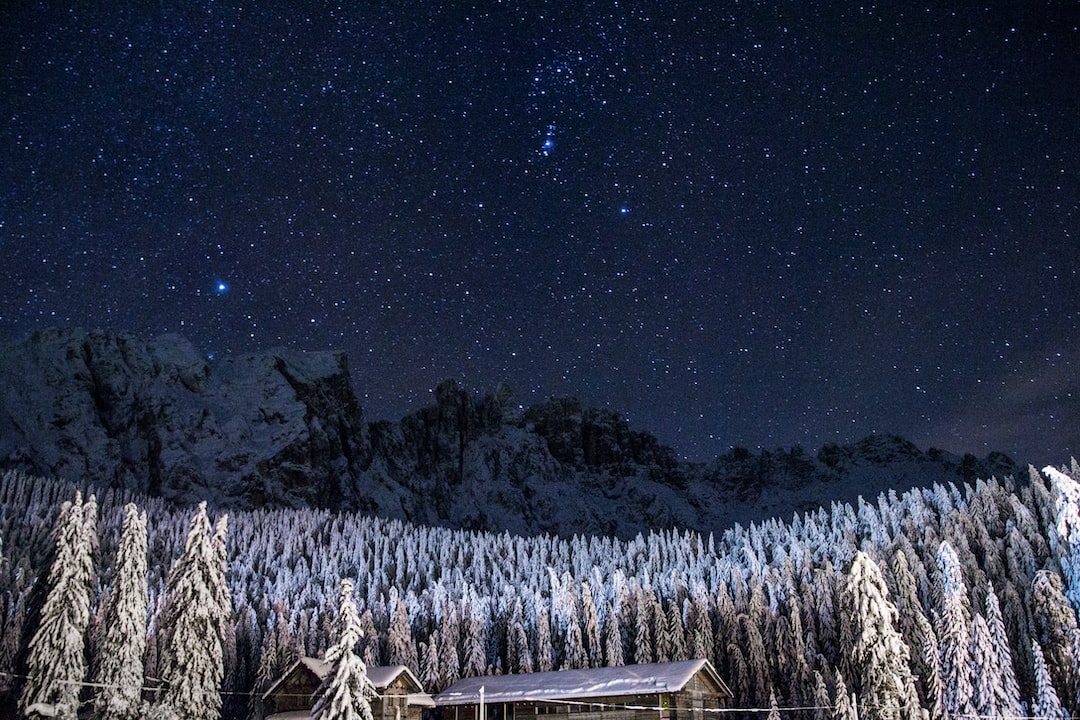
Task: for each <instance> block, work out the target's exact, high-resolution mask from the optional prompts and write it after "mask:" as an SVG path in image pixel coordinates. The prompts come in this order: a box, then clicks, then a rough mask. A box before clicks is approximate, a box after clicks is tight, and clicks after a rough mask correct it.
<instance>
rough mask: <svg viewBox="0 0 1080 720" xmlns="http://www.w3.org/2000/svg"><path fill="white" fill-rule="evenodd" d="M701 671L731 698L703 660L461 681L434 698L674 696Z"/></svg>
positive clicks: (456, 701) (452, 701)
mask: <svg viewBox="0 0 1080 720" xmlns="http://www.w3.org/2000/svg"><path fill="white" fill-rule="evenodd" d="M701 672H704V673H705V674H706V675H707V676H708V677H709V680H710V681H711V682H712V684H713V685H714V686H715V687H716V688H717V689H718V693H717V695H718V696H719V697H731V691H730V690H729V689H728V687H727V685H725V684H724V682H723V680H721V679H720V676H719V675H717V674H716V670H715V669H714V668H713V666H712V664H711V663H710V662H709V661H708V660H684V661H681V662H669V663H648V664H641V665H623V666H622V667H605V668H589V669H582V670H558V671H554V672H539V673H525V674H522V675H487V676H482V677H473V678H466V679H464V680H459V681H458V682H456V683H454V684H453V685H451V686H450V687H448V688H447V689H446V690H444V691H442V692H441V693H438V694H437V695H435V704H436V705H437V706H439V705H473V704H476V703H478V702H479V699H480V689H481V688H483V689H484V702H485V703H495V702H525V701H543V700H573V699H583V698H600V697H621V696H629V695H651V694H657V693H668V692H677V691H679V690H682V689H683V688H685V687H686V685H687V684H688V683H689V682H690V680H691V679H692V678H693V677H694V676H695V675H697V674H698V673H701Z"/></svg>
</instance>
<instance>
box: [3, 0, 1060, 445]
mask: <svg viewBox="0 0 1080 720" xmlns="http://www.w3.org/2000/svg"><path fill="white" fill-rule="evenodd" d="M694 5H699V4H698V3H682V2H675V3H644V2H622V1H620V2H586V3H555V2H550V3H549V2H520V3H515V2H490V3H473V4H456V3H419V4H418V3H382V4H380V5H379V7H367V4H356V5H355V6H354V5H351V4H343V5H334V4H332V3H316V2H307V1H306V0H300V2H288V3H286V2H266V3H257V4H255V5H253V6H252V5H247V4H239V3H235V2H211V1H208V0H205V1H198V0H197V1H195V2H173V1H172V0H165V1H164V2H161V3H147V4H137V5H136V6H134V7H132V6H123V7H121V6H116V5H115V4H112V3H100V4H90V6H87V7H81V6H69V5H67V4H64V3H60V2H50V1H45V2H31V3H23V4H22V5H21V6H20V7H19V8H18V9H14V10H8V11H6V13H5V15H6V17H5V18H4V19H3V26H4V32H3V33H2V34H0V37H2V38H3V39H0V47H2V48H3V57H4V62H3V65H2V68H3V69H2V72H3V85H2V87H3V94H2V96H0V118H2V119H3V123H4V133H3V143H2V144H0V163H2V167H4V168H5V177H6V181H5V182H4V183H3V184H2V186H0V242H2V243H3V249H4V255H5V256H6V262H5V263H4V268H3V270H2V273H3V281H4V283H3V284H4V290H3V291H2V292H0V336H2V337H5V338H17V337H20V336H23V335H25V334H27V333H30V332H32V331H34V330H36V329H39V328H41V327H46V326H50V325H57V324H69V325H78V326H82V327H102V328H109V329H113V330H119V331H128V332H134V333H138V334H145V335H156V334H160V333H165V332H179V333H182V334H184V335H186V336H187V337H188V338H190V339H191V340H192V341H193V342H194V343H195V344H196V345H197V346H199V347H200V348H202V349H203V350H204V351H205V352H206V353H207V354H208V355H211V354H212V355H213V356H215V357H221V356H222V355H223V354H227V353H237V352H245V351H250V350H257V349H266V348H270V347H274V346H280V345H288V346H293V347H298V348H303V349H308V350H324V349H340V350H344V351H346V352H347V353H348V354H349V357H350V363H351V368H352V371H353V376H354V380H355V382H356V385H357V390H358V393H359V395H360V397H361V401H362V403H363V406H364V411H365V413H366V414H367V416H368V417H369V418H390V419H393V418H397V417H400V416H401V415H403V414H405V413H407V412H410V411H411V410H414V409H416V408H417V407H419V406H422V405H425V404H427V403H428V402H430V395H429V390H430V389H431V388H433V387H434V386H435V385H436V384H437V383H438V382H439V381H441V380H442V379H444V378H446V377H455V378H458V379H459V381H461V382H462V383H463V384H464V385H465V386H466V387H470V388H473V389H475V390H476V391H484V392H486V391H489V390H491V389H493V388H494V387H495V385H496V383H498V382H499V381H507V382H509V383H510V385H511V386H512V387H513V388H514V392H515V397H516V398H517V400H518V401H519V402H520V403H522V404H526V405H527V404H530V403H533V402H539V401H542V400H544V399H546V398H547V397H550V396H553V395H574V396H577V397H580V398H582V399H583V400H584V401H585V402H587V403H591V404H601V405H607V406H610V407H612V408H614V409H616V410H618V411H620V412H622V413H624V415H625V416H626V417H627V418H628V420H629V421H630V424H631V426H632V427H634V428H635V429H640V430H646V431H649V432H652V433H654V434H656V435H657V436H658V437H659V438H660V439H661V440H662V441H663V442H665V443H667V444H670V445H671V446H673V447H674V448H675V449H676V450H677V451H678V452H679V453H680V454H681V455H683V456H686V457H690V458H692V459H705V458H708V457H711V456H713V455H717V454H720V453H722V452H725V451H726V450H727V449H728V448H730V447H731V446H735V445H743V446H749V447H759V446H764V447H774V446H790V445H794V444H802V445H804V446H805V447H807V448H810V449H812V448H817V447H819V446H820V445H822V444H824V443H826V442H836V441H839V442H844V441H848V440H852V439H856V438H859V437H862V436H864V435H866V434H868V433H870V432H875V431H876V432H895V433H898V434H902V435H904V436H906V437H908V438H910V439H912V440H913V441H915V442H916V443H918V444H920V445H922V446H924V447H926V446H931V445H932V446H936V447H941V448H944V449H947V450H951V451H954V452H975V453H979V454H984V453H985V452H987V451H989V450H1003V451H1005V452H1008V453H1010V454H1013V455H1015V456H1017V457H1018V459H1022V460H1025V461H1031V462H1055V463H1057V462H1066V461H1067V460H1068V457H1069V455H1070V454H1075V453H1080V400H1078V395H1077V394H1078V393H1080V382H1078V379H1077V378H1078V367H1080V344H1078V343H1080V317H1078V313H1080V300H1078V298H1080V277H1078V272H1077V268H1078V267H1080V237H1078V234H1080V207H1078V206H1080V178H1078V170H1077V168H1078V166H1080V162H1078V161H1080V157H1078V155H1080V152H1078V148H1080V131H1078V127H1080V122H1078V121H1077V119H1078V118H1080V92H1077V91H1076V88H1080V69H1078V68H1080V64H1078V63H1077V58H1080V6H1077V4H1076V3H1074V2H1046V3H1028V4H1023V5H1021V6H1016V5H1014V4H1002V5H1001V6H999V5H988V6H984V7H975V8H968V7H964V8H947V7H937V6H936V5H932V6H929V7H927V6H912V7H907V6H906V4H904V3H892V4H881V5H862V6H851V5H850V4H848V3H818V4H812V5H813V7H810V6H807V4H806V3H795V2H791V3H788V2H779V3H765V4H755V3H744V2H716V3H704V4H702V5H704V6H705V7H703V8H702V7H698V8H695V7H694Z"/></svg>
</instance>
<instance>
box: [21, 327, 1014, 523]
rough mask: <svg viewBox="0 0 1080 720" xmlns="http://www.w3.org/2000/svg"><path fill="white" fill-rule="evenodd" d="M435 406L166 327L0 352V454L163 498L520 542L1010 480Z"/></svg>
mask: <svg viewBox="0 0 1080 720" xmlns="http://www.w3.org/2000/svg"><path fill="white" fill-rule="evenodd" d="M433 395H434V402H433V404H432V405H430V406H428V407H425V408H422V409H420V410H418V411H417V412H415V413H412V414H410V415H408V416H406V417H404V418H402V419H401V420H399V421H396V422H387V421H381V422H376V423H367V422H365V420H364V416H363V412H362V408H361V406H360V403H359V401H358V400H357V394H356V392H355V391H354V388H353V381H352V379H351V377H350V374H349V365H348V359H347V358H346V356H345V355H344V354H342V353H335V352H300V351H297V350H288V349H274V350H268V351H265V352H261V353H251V354H243V355H235V356H229V357H222V358H220V359H217V360H208V359H207V358H206V357H205V356H204V355H203V354H202V353H200V352H199V351H198V350H197V349H196V348H195V347H194V346H193V345H192V344H191V343H190V342H188V341H187V340H186V339H184V338H183V337H180V336H178V335H162V336H159V337H155V338H145V339H144V338H138V337H135V336H131V335H126V334H119V333H111V332H104V331H83V330H77V329H50V330H43V331H41V332H38V333H35V334H34V335H32V336H30V337H28V338H25V339H23V340H20V341H16V342H11V343H7V344H5V345H2V346H0V461H2V464H3V465H5V466H7V467H15V468H19V469H22V470H25V471H27V472H29V473H33V474H38V475H46V476H58V477H62V478H69V479H72V480H79V481H83V482H87V483H90V484H93V485H97V486H99V487H124V488H128V489H131V490H136V491H139V492H145V493H149V494H151V495H157V496H161V497H163V498H165V499H167V500H171V501H173V502H178V503H185V504H190V503H194V502H197V501H199V500H202V499H207V500H210V501H211V503H213V504H216V505H219V506H229V507H240V508H256V507H300V506H309V505H310V506H322V507H333V508H337V509H343V510H360V511H365V512H370V513H375V514H380V515H383V516H386V517H394V518H402V519H407V520H411V521H414V522H417V523H426V524H435V525H444V526H449V527H456V528H473V529H484V530H511V531H513V532H518V533H526V534H529V533H537V532H553V533H560V534H565V535H569V534H573V533H582V534H615V535H621V536H628V535H633V534H635V533H638V532H645V531H648V530H649V529H653V528H664V527H673V526H674V527H680V528H689V529H696V530H701V531H711V530H722V529H724V528H726V527H728V526H730V525H731V524H732V523H734V522H736V521H739V522H745V521H748V520H754V519H761V518H764V517H768V516H771V515H777V514H778V515H786V514H789V513H791V512H792V511H795V510H805V509H812V508H813V507H816V506H818V505H828V504H829V503H830V502H831V501H833V500H854V499H855V498H856V497H857V496H858V495H860V494H861V495H867V496H873V495H876V494H877V493H878V492H880V491H881V490H882V489H884V488H888V487H895V488H898V489H905V488H907V487H912V486H916V485H923V486H925V485H929V484H932V483H934V482H950V481H969V480H973V479H974V477H977V476H978V477H988V476H989V475H990V474H995V475H998V476H999V477H1000V476H1004V475H1009V474H1015V465H1013V463H1012V461H1011V460H1010V459H1009V458H1007V457H1005V456H1003V455H1000V454H992V455H991V456H989V457H988V458H986V459H984V460H979V459H977V458H974V457H973V456H964V457H963V458H959V457H955V456H953V455H951V454H949V453H946V452H944V451H940V450H930V451H927V452H922V451H921V450H919V448H917V447H916V446H914V445H913V444H912V443H910V442H909V441H907V440H904V439H903V438H899V437H896V436H889V435H874V436H871V437H868V438H865V439H863V440H860V441H859V442H856V443H854V444H852V445H849V446H841V445H827V446H825V447H823V448H822V449H821V450H820V451H819V452H818V453H817V454H816V455H811V454H808V453H806V452H804V451H803V450H802V449H801V448H793V449H791V450H776V451H759V452H756V453H755V452H751V451H749V450H745V449H733V450H732V451H731V452H730V453H727V454H725V455H724V456H721V457H719V458H717V459H715V460H714V461H712V462H709V463H698V464H692V463H685V462H681V461H679V460H678V458H677V457H676V455H675V453H674V452H673V451H672V450H671V449H670V448H668V447H665V446H664V445H662V444H660V443H659V442H658V441H657V440H656V438H655V437H653V436H652V435H650V434H648V433H645V432H640V431H637V430H633V429H631V428H630V427H629V425H628V423H627V422H626V421H625V419H623V418H622V417H621V416H619V414H618V413H616V412H614V411H612V410H609V409H605V408H596V407H588V406H585V405H583V404H582V403H581V401H580V400H577V399H575V398H555V399H551V400H548V401H546V402H543V403H539V404H536V405H533V406H532V407H529V408H525V409H524V410H522V409H519V408H518V407H517V406H516V405H515V404H514V403H513V401H512V392H511V390H510V388H509V386H507V385H506V384H501V385H499V386H498V387H497V388H496V389H495V390H494V391H493V392H492V393H490V394H487V395H484V396H481V397H478V396H475V395H473V394H471V393H469V392H468V391H467V390H465V389H463V388H462V387H460V386H459V385H458V383H456V382H455V381H453V380H447V381H445V382H443V383H441V384H440V385H439V386H438V387H436V388H435V390H434V393H433Z"/></svg>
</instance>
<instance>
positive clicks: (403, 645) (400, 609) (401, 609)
mask: <svg viewBox="0 0 1080 720" xmlns="http://www.w3.org/2000/svg"><path fill="white" fill-rule="evenodd" d="M393 612H394V615H393V619H392V620H391V622H390V628H389V629H388V630H387V635H386V654H387V656H388V659H389V661H390V664H391V665H404V666H405V667H407V668H409V669H410V670H412V671H413V672H419V671H420V667H419V666H420V662H419V657H418V654H417V651H416V643H415V642H414V641H413V636H412V627H411V626H410V624H409V610H408V608H406V607H405V601H404V600H403V599H401V598H398V599H397V600H396V601H395V602H394V609H393Z"/></svg>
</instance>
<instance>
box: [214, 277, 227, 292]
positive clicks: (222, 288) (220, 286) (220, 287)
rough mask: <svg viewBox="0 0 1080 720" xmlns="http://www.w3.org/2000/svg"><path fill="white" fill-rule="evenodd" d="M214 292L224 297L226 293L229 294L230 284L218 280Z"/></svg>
mask: <svg viewBox="0 0 1080 720" xmlns="http://www.w3.org/2000/svg"><path fill="white" fill-rule="evenodd" d="M214 292H216V293H217V294H218V295H224V294H225V293H227V292H229V285H228V283H226V282H225V281H224V280H218V281H217V282H216V283H214Z"/></svg>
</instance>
